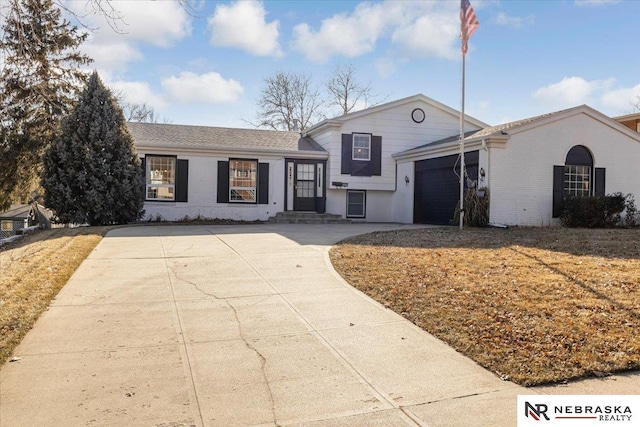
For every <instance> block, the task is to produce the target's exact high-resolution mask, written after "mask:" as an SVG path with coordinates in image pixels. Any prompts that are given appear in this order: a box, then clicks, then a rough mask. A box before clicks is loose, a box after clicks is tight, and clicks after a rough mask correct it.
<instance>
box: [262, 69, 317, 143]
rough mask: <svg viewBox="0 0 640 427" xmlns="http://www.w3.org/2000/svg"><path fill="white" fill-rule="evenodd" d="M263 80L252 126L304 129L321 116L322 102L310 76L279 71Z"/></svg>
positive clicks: (275, 128) (293, 129)
mask: <svg viewBox="0 0 640 427" xmlns="http://www.w3.org/2000/svg"><path fill="white" fill-rule="evenodd" d="M264 82H265V88H264V89H263V90H262V92H261V94H260V97H259V98H258V110H259V111H258V117H257V118H258V123H254V126H256V127H262V128H269V129H274V130H288V131H304V130H305V129H307V128H309V127H310V126H311V125H313V124H314V123H315V122H316V121H317V120H319V119H320V118H321V117H322V108H323V106H324V102H323V101H322V98H321V96H320V93H319V91H318V89H317V88H316V87H315V86H314V85H313V83H312V81H311V77H310V76H309V75H307V74H304V73H283V72H278V73H276V74H275V75H274V76H271V77H268V78H266V79H265V81H264Z"/></svg>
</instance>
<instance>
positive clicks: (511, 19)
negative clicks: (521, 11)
mask: <svg viewBox="0 0 640 427" xmlns="http://www.w3.org/2000/svg"><path fill="white" fill-rule="evenodd" d="M534 21H535V19H534V18H533V16H528V17H526V18H523V17H521V16H509V15H507V14H506V13H504V12H498V14H497V15H496V16H495V17H494V18H493V22H495V23H496V24H498V25H504V26H507V27H513V28H522V27H523V26H524V25H531V24H533V23H534Z"/></svg>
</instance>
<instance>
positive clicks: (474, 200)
mask: <svg viewBox="0 0 640 427" xmlns="http://www.w3.org/2000/svg"><path fill="white" fill-rule="evenodd" d="M464 212H465V215H464V225H466V226H470V227H486V226H488V225H489V189H488V188H487V187H482V188H478V189H477V190H476V189H475V188H470V189H468V190H467V191H466V192H465V194H464ZM459 223H460V202H458V204H457V205H456V211H455V214H454V216H453V219H452V220H451V224H452V225H458V224H459Z"/></svg>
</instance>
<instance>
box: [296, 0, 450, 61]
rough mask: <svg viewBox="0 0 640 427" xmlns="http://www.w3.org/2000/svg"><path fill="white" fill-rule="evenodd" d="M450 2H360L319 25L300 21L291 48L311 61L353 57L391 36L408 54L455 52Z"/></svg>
mask: <svg viewBox="0 0 640 427" xmlns="http://www.w3.org/2000/svg"><path fill="white" fill-rule="evenodd" d="M458 7H459V5H458V6H457V5H456V3H455V2H399V1H389V0H387V1H384V2H382V3H368V2H363V3H359V4H358V5H357V6H356V7H355V9H354V10H353V11H352V12H350V13H340V14H336V15H333V16H332V17H330V18H327V19H324V20H323V21H322V23H321V24H320V28H319V29H313V28H312V27H311V26H310V25H309V24H307V23H301V24H298V25H296V26H295V27H294V29H293V33H294V35H293V48H294V49H295V50H297V51H299V52H301V53H302V54H303V55H305V56H306V57H307V58H308V59H310V60H311V61H315V62H323V61H327V60H328V59H329V58H331V57H332V56H345V57H348V58H353V57H356V56H360V55H364V54H366V53H369V52H372V51H373V50H374V49H375V47H376V44H377V43H378V42H379V41H380V40H382V39H384V40H387V39H388V40H390V41H391V42H392V43H393V44H394V45H395V46H396V47H398V48H400V50H401V51H403V53H404V54H408V55H410V56H438V57H444V58H453V57H454V56H455V53H454V52H455V51H456V47H455V45H456V44H457V41H458V34H459V22H458V13H457V12H458Z"/></svg>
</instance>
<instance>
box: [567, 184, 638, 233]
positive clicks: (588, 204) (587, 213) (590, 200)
mask: <svg viewBox="0 0 640 427" xmlns="http://www.w3.org/2000/svg"><path fill="white" fill-rule="evenodd" d="M626 200H627V198H626V196H623V195H622V193H614V194H610V195H606V196H591V197H577V196H568V197H565V198H564V200H563V201H562V214H561V215H560V220H561V221H562V225H564V226H565V227H573V228H576V227H581V228H604V227H614V226H616V225H617V224H619V223H620V222H621V215H620V214H621V213H622V211H624V209H625V202H626Z"/></svg>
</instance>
